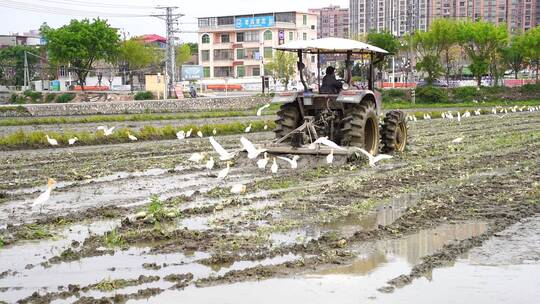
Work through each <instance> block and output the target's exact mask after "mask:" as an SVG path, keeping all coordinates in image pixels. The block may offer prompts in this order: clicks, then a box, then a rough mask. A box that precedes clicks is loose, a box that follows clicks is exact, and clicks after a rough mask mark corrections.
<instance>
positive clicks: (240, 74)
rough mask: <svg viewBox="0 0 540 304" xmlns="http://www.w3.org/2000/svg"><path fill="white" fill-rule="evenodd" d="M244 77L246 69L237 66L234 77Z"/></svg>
mask: <svg viewBox="0 0 540 304" xmlns="http://www.w3.org/2000/svg"><path fill="white" fill-rule="evenodd" d="M244 76H246V67H245V66H241V65H240V66H238V67H236V77H244Z"/></svg>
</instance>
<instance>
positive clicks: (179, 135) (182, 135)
mask: <svg viewBox="0 0 540 304" xmlns="http://www.w3.org/2000/svg"><path fill="white" fill-rule="evenodd" d="M176 138H178V139H179V140H183V139H184V138H186V133H185V132H184V130H180V131H178V132H176Z"/></svg>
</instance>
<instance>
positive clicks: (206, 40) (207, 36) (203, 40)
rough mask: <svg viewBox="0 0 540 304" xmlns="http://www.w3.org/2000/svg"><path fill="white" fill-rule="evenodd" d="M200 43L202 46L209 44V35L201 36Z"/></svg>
mask: <svg viewBox="0 0 540 304" xmlns="http://www.w3.org/2000/svg"><path fill="white" fill-rule="evenodd" d="M202 43H204V44H206V43H210V35H208V34H204V35H202Z"/></svg>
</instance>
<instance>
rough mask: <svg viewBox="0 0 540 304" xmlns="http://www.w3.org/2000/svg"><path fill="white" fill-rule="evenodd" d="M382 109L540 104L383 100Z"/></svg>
mask: <svg viewBox="0 0 540 304" xmlns="http://www.w3.org/2000/svg"><path fill="white" fill-rule="evenodd" d="M382 104H383V109H385V110H393V109H422V108H482V107H496V106H501V107H508V106H512V107H513V106H518V107H521V106H537V105H540V100H525V101H512V102H504V101H485V102H444V103H440V102H429V103H418V102H417V103H414V104H412V103H410V102H406V101H402V102H384V101H383V103H382Z"/></svg>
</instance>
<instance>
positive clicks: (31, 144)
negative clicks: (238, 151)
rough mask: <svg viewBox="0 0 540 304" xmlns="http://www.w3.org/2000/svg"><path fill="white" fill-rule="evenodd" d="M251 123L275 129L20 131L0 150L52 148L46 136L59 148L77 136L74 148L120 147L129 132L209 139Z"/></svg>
mask: <svg viewBox="0 0 540 304" xmlns="http://www.w3.org/2000/svg"><path fill="white" fill-rule="evenodd" d="M250 124H251V132H261V131H265V130H264V126H265V125H267V130H272V129H273V128H275V123H274V122H273V121H264V120H258V121H250V122H243V123H241V122H233V123H226V124H208V125H202V126H197V125H183V126H178V127H175V126H172V125H166V126H163V127H155V126H150V125H148V126H144V127H142V128H140V129H139V130H131V129H129V128H122V129H117V130H115V132H114V133H113V134H112V135H110V136H108V137H106V136H104V134H103V132H102V131H96V132H89V131H84V132H64V133H57V132H43V131H32V132H24V131H22V130H21V131H17V132H15V133H12V134H9V135H6V136H2V137H0V150H4V151H5V150H13V149H39V148H50V147H51V145H49V143H48V142H47V138H46V135H49V137H51V138H54V139H56V140H57V141H58V146H59V147H62V146H68V140H69V139H70V138H73V137H77V138H78V141H77V142H76V143H75V145H74V146H81V145H102V144H117V143H126V142H130V141H131V140H130V139H129V138H128V133H129V134H131V135H133V136H135V137H137V139H138V141H146V140H167V139H176V133H177V132H178V131H180V130H183V131H185V132H187V131H188V130H190V129H192V135H191V136H192V137H196V136H197V135H196V134H197V132H198V131H201V132H202V133H203V135H204V136H210V135H212V134H213V130H214V129H215V130H216V134H217V135H230V134H242V133H244V131H245V129H246V127H247V126H248V125H250Z"/></svg>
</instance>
